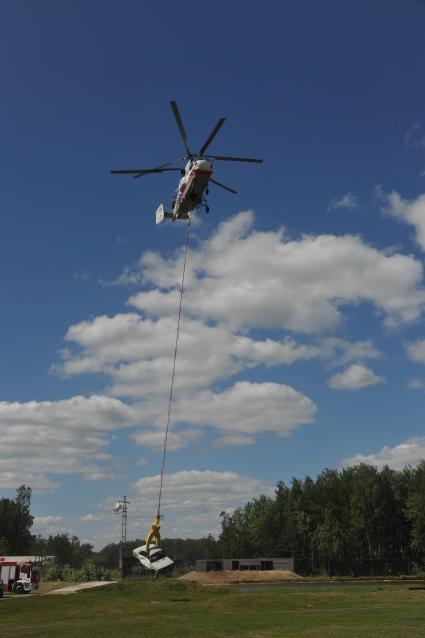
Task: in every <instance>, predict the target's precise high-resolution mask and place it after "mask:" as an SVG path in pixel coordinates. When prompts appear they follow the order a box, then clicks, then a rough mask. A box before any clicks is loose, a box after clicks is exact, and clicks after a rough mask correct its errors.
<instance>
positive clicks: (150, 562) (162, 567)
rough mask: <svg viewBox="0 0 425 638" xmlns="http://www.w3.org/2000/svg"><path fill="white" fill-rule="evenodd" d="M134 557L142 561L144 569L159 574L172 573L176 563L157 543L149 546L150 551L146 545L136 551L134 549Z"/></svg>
mask: <svg viewBox="0 0 425 638" xmlns="http://www.w3.org/2000/svg"><path fill="white" fill-rule="evenodd" d="M133 556H135V557H136V558H137V559H138V560H139V561H140V563H141V564H142V565H143V567H146V569H150V570H152V571H154V572H156V573H157V574H160V573H161V574H167V573H169V572H171V570H172V569H173V566H174V561H173V560H172V559H171V558H169V557H168V556H166V555H165V554H164V552H163V550H162V549H161V548H160V547H158V545H155V543H151V544H150V545H149V551H148V550H147V546H146V545H141V546H140V547H136V549H133Z"/></svg>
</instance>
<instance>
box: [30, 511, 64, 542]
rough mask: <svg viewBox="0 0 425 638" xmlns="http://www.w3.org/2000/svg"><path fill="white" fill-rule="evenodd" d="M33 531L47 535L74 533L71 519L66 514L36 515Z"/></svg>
mask: <svg viewBox="0 0 425 638" xmlns="http://www.w3.org/2000/svg"><path fill="white" fill-rule="evenodd" d="M31 532H32V533H33V534H38V535H40V536H44V537H47V536H49V535H52V536H55V535H56V534H72V533H73V528H72V527H71V526H70V520H69V519H68V518H66V517H65V516H52V515H49V516H35V517H34V523H33V526H32V528H31Z"/></svg>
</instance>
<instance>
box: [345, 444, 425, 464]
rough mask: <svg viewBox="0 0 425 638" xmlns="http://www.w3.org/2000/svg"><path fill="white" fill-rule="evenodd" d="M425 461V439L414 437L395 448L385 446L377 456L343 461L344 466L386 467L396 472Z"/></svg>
mask: <svg viewBox="0 0 425 638" xmlns="http://www.w3.org/2000/svg"><path fill="white" fill-rule="evenodd" d="M424 459H425V437H423V436H419V437H413V438H410V439H407V440H406V441H404V442H403V443H399V444H398V445H396V446H395V447H388V446H385V447H383V448H382V450H380V451H379V452H376V453H375V454H356V455H355V456H352V457H351V458H348V459H344V460H343V461H341V465H342V466H353V465H358V464H359V463H367V464H368V465H375V466H376V467H378V468H382V467H384V466H385V465H388V466H389V467H391V468H393V469H394V470H401V469H402V468H403V467H405V466H406V465H412V466H414V465H417V464H418V463H420V461H423V460H424Z"/></svg>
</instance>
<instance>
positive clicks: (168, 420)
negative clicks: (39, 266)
mask: <svg viewBox="0 0 425 638" xmlns="http://www.w3.org/2000/svg"><path fill="white" fill-rule="evenodd" d="M189 229H190V221H189V223H188V224H187V232H186V247H185V251H184V261H183V273H182V281H181V287H180V303H179V314H178V319H177V332H176V343H175V347H174V360H173V371H172V374H171V386H170V397H169V400H168V415H167V425H166V428H165V436H164V447H163V451H162V465H161V481H160V486H159V496H158V515H157V524H158V528H159V521H160V518H161V497H162V486H163V483H164V469H165V455H166V453H167V441H168V431H169V429H170V419H171V404H172V402H173V389H174V377H175V375H176V360H177V347H178V343H179V334H180V319H181V314H182V302H183V292H184V276H185V273H186V260H187V253H188V248H189ZM158 531H159V530H158ZM147 546H148V547H149V544H147Z"/></svg>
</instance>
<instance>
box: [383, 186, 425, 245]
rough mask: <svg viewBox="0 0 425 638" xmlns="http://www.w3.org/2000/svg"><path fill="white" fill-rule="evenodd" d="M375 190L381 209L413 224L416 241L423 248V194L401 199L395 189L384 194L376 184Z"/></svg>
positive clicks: (424, 205)
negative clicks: (413, 197)
mask: <svg viewBox="0 0 425 638" xmlns="http://www.w3.org/2000/svg"><path fill="white" fill-rule="evenodd" d="M375 192H376V195H377V197H378V199H379V200H380V201H381V203H382V206H381V211H382V212H383V213H384V214H387V215H390V216H391V217H394V218H395V219H398V220H399V221H402V222H405V223H406V224H410V225H411V226H413V228H414V229H415V237H416V242H417V244H418V245H419V246H420V247H421V249H422V250H425V194H423V195H418V197H416V199H411V200H409V199H403V198H402V197H401V195H399V193H397V192H396V191H392V192H391V193H388V194H386V193H384V191H383V190H382V188H381V186H377V187H376V190H375Z"/></svg>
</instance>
